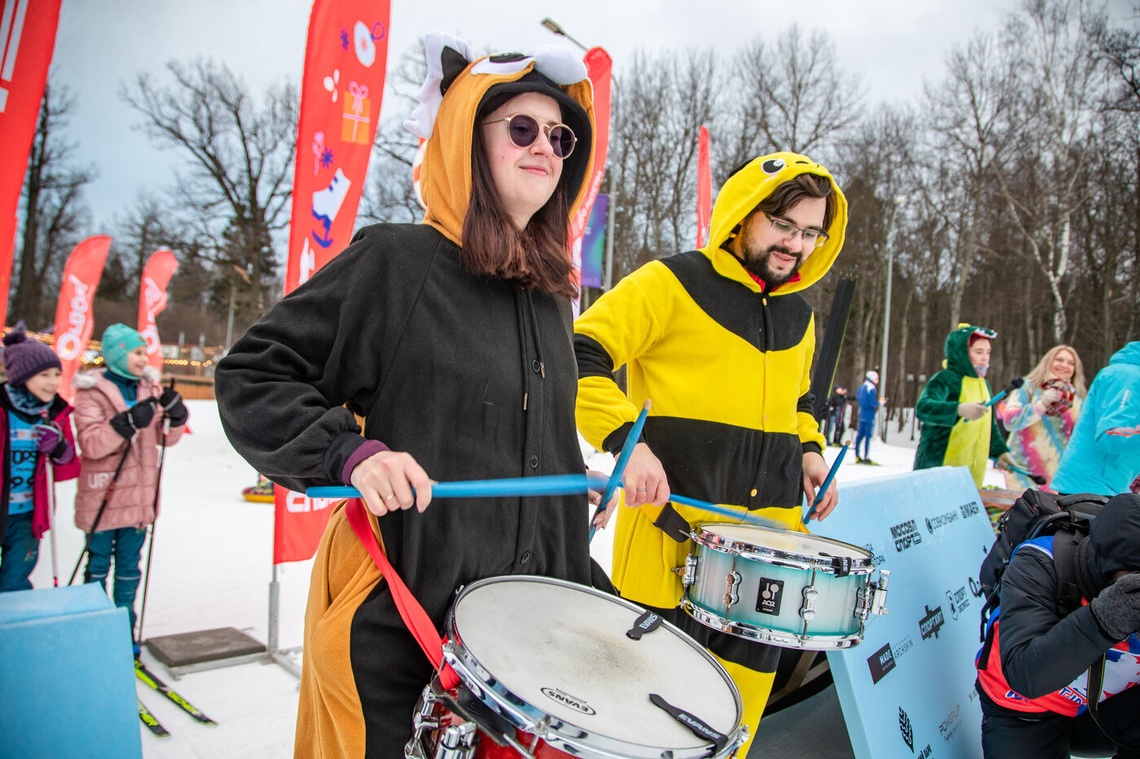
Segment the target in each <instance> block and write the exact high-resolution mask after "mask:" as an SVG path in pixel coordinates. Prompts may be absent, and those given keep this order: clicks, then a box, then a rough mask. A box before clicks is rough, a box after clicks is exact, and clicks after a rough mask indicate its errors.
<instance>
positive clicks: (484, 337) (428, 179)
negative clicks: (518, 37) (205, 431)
mask: <svg viewBox="0 0 1140 759" xmlns="http://www.w3.org/2000/svg"><path fill="white" fill-rule="evenodd" d="M425 48H426V50H427V54H428V63H429V73H428V81H427V82H426V83H425V85H424V88H423V89H422V90H421V92H420V105H419V107H418V108H417V109H416V110H415V111H414V112H413V114H412V118H411V120H410V121H409V122H408V126H409V128H411V129H412V130H413V131H414V132H415V133H416V134H418V135H419V136H421V137H425V138H427V142H426V144H425V154H424V159H423V164H422V173H421V189H422V193H423V199H424V202H425V204H426V206H427V211H426V215H425V218H424V221H423V223H421V224H413V225H408V224H379V225H375V226H371V227H367V228H365V229H363V230H361V231H359V232H358V233H357V235H356V237H355V239H354V240H353V242H352V244H351V245H350V246H349V247H348V248H347V249H346V250H344V251H343V252H342V253H340V254H339V255H338V256H337V257H335V258H334V259H333V260H332V261H331V262H330V263H328V264H327V265H326V266H324V267H323V268H322V269H320V270H319V271H318V272H316V274H314V275H313V277H312V278H311V279H310V280H308V281H307V282H306V283H304V284H303V285H301V286H300V287H298V288H297V289H296V290H295V291H294V292H293V293H291V294H290V295H289V296H287V297H286V298H284V299H283V300H282V301H281V302H280V303H278V304H277V305H276V306H274V307H273V309H271V310H270V311H269V312H268V313H267V314H266V315H265V316H264V317H262V319H261V320H259V321H258V322H257V323H256V324H255V325H254V326H253V327H251V328H250V330H249V331H248V332H247V333H246V334H245V336H243V337H242V338H241V340H239V341H238V342H237V343H236V344H235V345H234V347H233V350H232V351H231V352H230V353H229V355H227V356H226V357H225V359H223V360H222V361H221V363H220V364H219V366H218V371H217V377H216V381H217V394H218V404H219V410H220V413H221V419H222V423H223V425H224V428H225V431H226V434H227V435H228V436H229V439H230V441H231V442H232V443H233V445H234V447H235V448H236V449H237V450H238V452H239V453H241V454H242V455H243V456H244V457H245V458H246V459H247V460H248V461H249V462H250V463H251V464H252V465H253V466H254V467H255V468H256V469H257V471H259V472H262V473H264V474H265V475H266V476H267V477H269V478H270V479H271V480H273V481H274V482H276V483H278V484H280V485H283V486H285V487H287V488H290V489H292V490H295V491H303V490H305V489H306V488H308V487H311V486H319V485H341V484H345V485H352V486H354V487H356V488H357V489H359V490H360V492H361V494H362V496H363V500H364V502H365V504H366V506H367V508H368V510H369V511H370V512H371V514H372V515H375V516H377V517H379V519H378V520H375V518H374V517H373V519H374V523H373V525H372V526H373V530H374V531H376V530H377V529H378V531H379V534H380V538H381V540H382V543H383V547H384V551H385V553H386V555H387V558H388V559H389V561H390V562H391V564H392V565H393V567H394V569H395V570H396V572H397V573H398V574H399V576H400V577H401V578H402V579H403V580H404V582H405V583H406V584H407V586H408V588H409V589H410V590H411V592H412V594H413V595H414V596H415V598H416V599H417V600H418V601H419V602H420V604H422V605H423V607H424V609H425V610H426V612H427V613H428V615H429V617H430V618H431V621H432V622H433V623H434V624H435V625H436V626H437V628H438V627H441V626H442V624H443V620H444V617H445V615H446V613H447V610H448V608H449V606H450V604H451V602H452V599H453V596H454V593H455V591H456V589H457V588H458V587H459V586H461V585H465V584H469V583H472V582H474V581H476V580H480V579H483V578H487V577H491V576H496V575H509V574H530V575H542V576H547V577H554V578H560V579H563V580H569V581H571V582H576V583H581V584H588V583H590V581H591V563H590V556H589V545H588V531H589V509H590V507H589V504H588V503H587V500H586V497H585V494H584V493H583V494H582V495H581V496H578V495H567V496H555V497H546V498H535V497H521V498H495V499H492V498H471V499H464V500H462V501H457V500H452V499H444V498H433V495H432V483H433V481H434V482H449V481H459V480H477V479H496V478H507V477H520V476H537V475H554V474H567V473H579V474H580V473H583V472H584V471H585V466H584V462H583V458H582V452H581V448H580V447H579V443H578V437H577V433H576V431H575V427H574V394H575V387H576V381H577V373H576V371H575V361H574V351H573V348H572V345H571V323H572V314H571V303H570V299H571V297H572V296H573V295H574V294H575V286H574V284H573V281H572V279H571V277H572V273H573V272H572V267H571V263H570V258H569V254H568V251H567V247H566V240H567V228H568V224H569V220H570V218H571V217H572V215H573V213H575V212H576V211H577V209H578V208H579V206H580V204H581V202H582V199H583V196H584V193H585V191H586V182H585V178H586V176H587V172H588V170H589V168H590V166H591V163H592V158H593V146H594V140H593V132H594V127H593V124H594V117H593V106H592V95H591V92H592V89H591V86H590V82H589V80H588V79H587V77H586V69H585V66H584V65H583V64H582V62H581V60H580V59H579V58H578V56H576V55H575V54H574V53H573V52H571V51H569V50H567V49H563V48H555V49H553V50H551V49H549V48H548V49H546V50H545V51H544V54H543V55H542V56H541V57H539V58H537V59H536V58H533V57H529V56H525V55H513V56H511V55H508V56H490V57H484V58H480V59H479V60H478V61H473V59H474V56H473V55H472V54H471V51H470V49H469V48H468V46H467V45H466V44H464V43H462V42H460V41H459V40H455V39H452V38H450V37H447V36H446V35H441V34H431V35H428V37H427V39H426V40H425ZM469 61H472V62H469ZM445 93H446V94H445ZM354 414H355V415H357V416H360V417H363V419H364V425H363V429H362V427H361V425H358V424H357V421H356V419H355V418H354ZM311 587H312V591H311V593H310V597H309V604H308V608H307V611H306V618H305V637H304V642H305V647H304V666H303V674H302V680H301V694H300V708H299V713H298V719H297V735H296V742H295V755H296V756H298V757H315V756H327V757H352V758H357V757H377V758H379V759H390V758H391V757H395V756H403V752H404V745H405V743H406V742H407V741H408V740H409V738H411V736H412V730H413V722H412V712H413V708H414V706H415V704H416V700H417V698H418V696H419V695H420V693H421V691H422V690H423V688H424V686H425V685H427V684H428V682H429V681H430V680H431V677H432V667H431V665H430V664H429V662H428V659H427V658H426V657H425V656H424V654H423V653H422V652H421V651H420V649H419V648H418V647H417V644H416V642H415V639H414V638H413V637H412V635H411V633H409V631H408V630H407V629H406V628H405V626H404V624H403V622H402V621H401V619H400V616H399V614H398V612H397V609H396V606H395V603H394V601H393V597H392V594H391V592H390V589H389V585H388V583H384V582H381V576H380V572H379V570H378V569H377V568H376V566H374V565H373V564H372V561H371V559H370V558H369V556H368V554H367V553H366V552H365V549H364V547H363V545H362V544H361V542H360V541H359V540H358V539H357V538H356V535H355V533H354V532H353V530H352V528H351V526H350V525H349V524H348V523H347V517H346V515H345V509H344V508H343V507H338V508H337V509H336V510H335V511H334V513H333V514H332V515H331V516H330V519H329V523H328V525H327V527H326V529H325V533H324V536H323V538H322V541H321V545H320V547H319V549H318V553H317V559H316V562H315V564H314V567H313V578H312V584H311Z"/></svg>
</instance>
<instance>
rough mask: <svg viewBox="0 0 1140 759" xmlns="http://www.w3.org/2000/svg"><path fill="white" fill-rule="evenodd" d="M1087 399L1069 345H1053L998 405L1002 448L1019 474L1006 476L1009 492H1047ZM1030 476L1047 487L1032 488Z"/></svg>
mask: <svg viewBox="0 0 1140 759" xmlns="http://www.w3.org/2000/svg"><path fill="white" fill-rule="evenodd" d="M1086 395H1088V389H1087V387H1086V386H1085V369H1084V366H1083V365H1082V364H1081V357H1080V356H1078V355H1077V351H1076V349H1074V348H1073V347H1072V346H1071V345H1057V346H1054V347H1053V348H1051V349H1049V351H1048V352H1047V353H1046V354H1045V356H1044V357H1043V358H1042V359H1041V361H1040V362H1039V363H1038V364H1037V366H1035V367H1034V368H1033V371H1031V372H1030V373H1029V374H1027V375H1026V376H1025V382H1024V383H1023V384H1022V385H1021V387H1019V388H1017V389H1015V390H1013V391H1012V392H1011V393H1010V394H1009V396H1007V397H1006V398H1005V399H1004V400H1002V401H1000V402H999V403H998V404H997V412H998V416H999V417H1001V421H1002V424H1004V425H1005V428H1006V429H1007V430H1009V438H1008V439H1007V440H1006V445H1007V446H1009V452H1010V455H1012V456H1013V461H1014V463H1015V464H1016V465H1017V468H1018V469H1021V470H1022V471H1021V472H1018V471H1014V470H1007V471H1006V472H1004V474H1005V486H1006V487H1007V488H1008V489H1010V490H1017V491H1022V490H1025V489H1027V488H1032V487H1044V488H1045V489H1049V482H1050V481H1051V480H1052V479H1053V475H1054V474H1055V473H1056V471H1057V465H1058V464H1060V463H1061V454H1063V453H1064V452H1065V447H1066V446H1067V445H1068V444H1069V437H1070V436H1071V435H1072V434H1073V427H1074V426H1075V425H1076V423H1077V414H1078V413H1080V410H1081V403H1082V401H1084V398H1085V396H1086ZM1032 475H1036V476H1039V477H1044V478H1045V485H1044V486H1041V485H1039V484H1038V483H1035V482H1034V481H1033V480H1032V479H1031V476H1032Z"/></svg>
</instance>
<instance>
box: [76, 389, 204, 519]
mask: <svg viewBox="0 0 1140 759" xmlns="http://www.w3.org/2000/svg"><path fill="white" fill-rule="evenodd" d="M105 371H106V370H104V369H99V370H95V371H91V372H86V373H84V374H77V375H76V376H75V379H74V380H73V381H72V386H73V387H74V388H75V398H74V401H73V403H74V405H75V413H74V414H73V415H72V416H73V418H74V419H75V429H76V437H77V438H78V439H79V453H80V461H81V462H82V466H81V469H80V473H79V489H78V493H77V494H76V496H75V526H76V527H78V528H79V529H81V530H83V531H84V532H91V530H92V527H93V526H94V523H95V517H96V515H97V514H98V513H99V506H100V505H101V504H102V502H103V495H104V494H105V493H106V492H107V487H108V485H110V483H111V479H112V477H114V474H115V468H116V467H118V465H119V461H120V460H122V458H123V452H124V451H125V450H126V446H127V445H128V442H127V441H126V440H124V439H123V436H122V435H120V434H119V433H118V432H115V430H114V428H113V427H111V423H110V420H111V417H113V416H115V415H116V414H118V413H119V412H121V411H126V410H127V402H126V401H125V400H124V399H123V395H122V393H120V392H119V388H118V387H116V386H115V384H114V383H112V382H111V381H110V380H109V379H107V378H106V377H104V376H103V373H104V372H105ZM160 380H161V376H160V375H159V373H158V371H157V370H156V369H154V368H153V367H147V368H146V370H145V371H144V372H143V377H142V379H141V380H140V381H139V395H138V397H139V400H140V401H141V400H145V399H146V398H151V397H154V398H157V397H158V396H159V395H160V394H161V393H162V386H161V385H160V384H159V383H160ZM162 419H163V415H162V408H161V407H159V408H158V409H157V413H155V415H154V420H153V421H152V422H151V423H150V424H149V425H148V426H146V427H144V428H143V429H141V430H139V431H138V433H137V434H136V435H135V437H134V440H133V441H132V442H131V443H129V445H130V446H131V451H130V453H128V454H127V458H126V460H125V461H123V468H122V471H121V472H120V473H119V479H118V480H117V481H116V482H115V489H114V491H113V492H112V495H111V498H110V500H109V501H108V502H107V507H106V508H105V509H104V510H103V516H102V517H100V518H99V524H98V527H97V529H98V531H100V532H102V531H104V530H115V529H118V528H120V527H138V528H141V527H145V526H146V525H148V524H151V523H152V522H154V520H155V518H156V517H157V516H158V500H157V499H156V498H155V491H156V490H157V488H158V446H159V443H160V440H161V435H162V428H161V425H162ZM184 429H185V427H184V426H178V427H171V428H170V432H169V433H168V434H167V436H166V444H167V445H174V444H175V443H177V442H178V441H179V439H181V437H182V432H183V430H184Z"/></svg>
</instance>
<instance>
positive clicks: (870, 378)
mask: <svg viewBox="0 0 1140 759" xmlns="http://www.w3.org/2000/svg"><path fill="white" fill-rule="evenodd" d="M878 385H879V373H878V372H876V371H875V370H874V369H872V370H871V371H869V372H867V374H866V375H865V381H864V382H863V384H862V385H860V386H859V389H858V390H856V391H855V400H857V401H858V402H859V428H858V429H857V430H856V432H855V463H856V464H873V463H875V462H873V461H871V438H873V437H874V436H875V415H876V414H877V413H878V411H879V406H882V405H883V404H884V403H885V402H886V401H885V400H882V401H880V400H879V387H878ZM860 446H862V451H863V455H862V456H860V455H859V451H860Z"/></svg>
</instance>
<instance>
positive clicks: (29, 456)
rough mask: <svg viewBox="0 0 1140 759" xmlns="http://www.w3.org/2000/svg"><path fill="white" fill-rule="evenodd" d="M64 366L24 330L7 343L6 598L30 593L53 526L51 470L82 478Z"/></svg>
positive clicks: (2, 426)
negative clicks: (62, 391) (64, 391)
mask: <svg viewBox="0 0 1140 759" xmlns="http://www.w3.org/2000/svg"><path fill="white" fill-rule="evenodd" d="M60 369H61V365H60V361H59V356H58V355H56V352H55V351H54V350H52V349H51V348H49V347H48V346H46V345H44V344H43V343H41V342H39V341H38V340H32V339H29V338H28V335H27V332H26V331H25V329H24V323H23V322H20V323H19V324H17V325H16V326H15V327H14V328H13V329H12V331H11V332H9V333H8V334H7V335H5V336H4V372H5V374H6V375H7V377H8V381H7V382H5V383H4V384H3V385H0V387H2V388H3V391H2V392H0V412H2V413H0V440H2V441H3V442H2V443H0V445H3V458H2V459H0V461H3V462H4V475H3V486H2V488H0V541H2V542H0V592H4V591H8V590H29V589H30V588H31V587H32V583H31V582H30V581H29V580H28V578H29V577H30V576H31V574H32V571H33V570H34V569H35V568H36V561H37V560H38V559H39V548H40V538H42V537H43V534H44V533H45V532H46V531H47V530H48V529H49V528H50V526H51V515H50V514H49V513H48V510H49V508H50V506H51V504H50V501H51V495H50V494H49V492H48V488H49V485H48V476H47V475H48V470H47V468H48V466H49V463H48V462H49V460H50V462H51V463H50V466H51V467H52V475H53V477H54V479H55V481H56V482H61V481H63V480H70V479H74V478H75V477H76V475H78V474H79V460H78V459H76V458H75V437H74V435H73V434H72V432H71V412H72V408H71V406H69V405H67V402H66V401H64V400H63V398H60V397H59V395H58V394H57V393H56V390H57V389H59V382H60V375H61V371H60Z"/></svg>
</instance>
